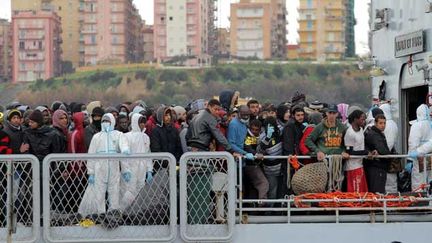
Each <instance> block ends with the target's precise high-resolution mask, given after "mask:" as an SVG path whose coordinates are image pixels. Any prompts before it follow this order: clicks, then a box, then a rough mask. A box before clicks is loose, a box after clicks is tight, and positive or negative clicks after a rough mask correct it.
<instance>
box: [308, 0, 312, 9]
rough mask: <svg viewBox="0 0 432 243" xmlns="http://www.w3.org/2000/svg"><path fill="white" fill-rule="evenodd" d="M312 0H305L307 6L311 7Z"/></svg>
mask: <svg viewBox="0 0 432 243" xmlns="http://www.w3.org/2000/svg"><path fill="white" fill-rule="evenodd" d="M312 5H313V4H312V0H307V7H308V8H312Z"/></svg>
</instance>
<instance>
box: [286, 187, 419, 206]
mask: <svg viewBox="0 0 432 243" xmlns="http://www.w3.org/2000/svg"><path fill="white" fill-rule="evenodd" d="M418 197H421V195H420V194H419V195H418ZM304 199H330V200H333V201H332V202H319V203H318V206H319V207H326V208H336V207H356V208H368V207H383V205H384V203H383V202H380V201H378V199H399V201H392V202H387V207H409V206H411V205H413V204H414V203H416V202H417V200H416V199H417V198H416V197H414V196H401V195H381V194H375V193H371V192H363V193H355V192H339V191H337V192H331V193H308V194H304V195H300V196H296V197H295V198H294V205H295V206H296V207H299V208H305V207H311V205H310V203H304V202H302V200H304ZM341 199H360V200H366V199H368V200H373V201H367V202H366V201H359V202H341V201H340V200H341ZM404 199H405V200H406V199H409V200H408V201H403V200H404Z"/></svg>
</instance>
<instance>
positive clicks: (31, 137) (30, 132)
mask: <svg viewBox="0 0 432 243" xmlns="http://www.w3.org/2000/svg"><path fill="white" fill-rule="evenodd" d="M23 140H24V142H25V143H28V144H29V145H30V148H29V153H30V154H33V155H34V156H36V157H37V158H38V159H39V161H42V160H43V159H44V158H45V156H47V155H48V154H51V153H62V152H63V151H62V148H61V143H62V141H61V140H60V137H59V136H58V135H57V134H56V132H55V130H54V128H51V127H47V126H43V127H40V128H38V129H27V130H26V131H24V138H23Z"/></svg>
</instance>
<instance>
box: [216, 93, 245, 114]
mask: <svg viewBox="0 0 432 243" xmlns="http://www.w3.org/2000/svg"><path fill="white" fill-rule="evenodd" d="M239 95H240V93H239V92H238V91H234V90H224V91H222V92H221V93H220V95H219V101H220V103H221V106H222V108H224V110H225V111H226V112H229V111H230V110H231V109H232V108H234V106H235V104H234V103H235V100H236V99H237V98H238V96H239Z"/></svg>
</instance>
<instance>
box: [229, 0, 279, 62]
mask: <svg viewBox="0 0 432 243" xmlns="http://www.w3.org/2000/svg"><path fill="white" fill-rule="evenodd" d="M231 8H235V10H234V11H233V10H231V29H232V28H233V27H236V26H237V27H238V26H239V25H243V24H246V23H247V22H249V24H250V25H251V26H253V22H256V21H258V22H262V24H263V26H268V25H269V24H270V28H266V29H263V31H265V32H263V34H264V33H265V35H270V42H265V43H263V45H262V46H263V48H264V49H266V48H267V47H266V46H267V45H270V56H266V57H260V56H263V55H257V57H258V58H286V44H287V39H286V35H287V19H286V14H287V10H286V1H285V0H240V2H239V3H236V4H232V5H231ZM248 9H251V10H252V11H255V9H256V11H262V10H258V9H263V10H264V11H265V12H263V13H264V14H260V15H259V16H256V15H255V16H252V15H253V14H252V15H251V14H246V12H247V11H248ZM265 22H267V23H265ZM268 22H269V23H268ZM236 31H237V32H250V33H249V35H251V36H254V38H255V39H254V40H251V39H247V38H246V39H244V38H245V37H244V36H241V34H234V35H233V34H232V35H231V38H234V39H232V40H233V41H235V42H237V43H233V44H232V45H231V48H233V47H234V48H238V44H240V45H246V46H248V45H249V44H250V42H251V41H255V42H257V41H258V40H259V41H260V42H264V39H263V38H262V37H257V35H256V33H253V32H259V31H257V30H255V31H253V30H247V29H244V28H243V27H240V29H237V30H236ZM232 33H233V30H232ZM236 35H237V37H236ZM242 38H243V39H244V40H242ZM245 41H246V43H245ZM247 48H248V49H251V47H250V46H248V47H247ZM240 49H241V47H240ZM231 50H233V49H231ZM239 54H240V55H238V56H243V54H242V53H241V52H240V53H239ZM233 55H235V54H234V53H233ZM248 55H250V53H248Z"/></svg>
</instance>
